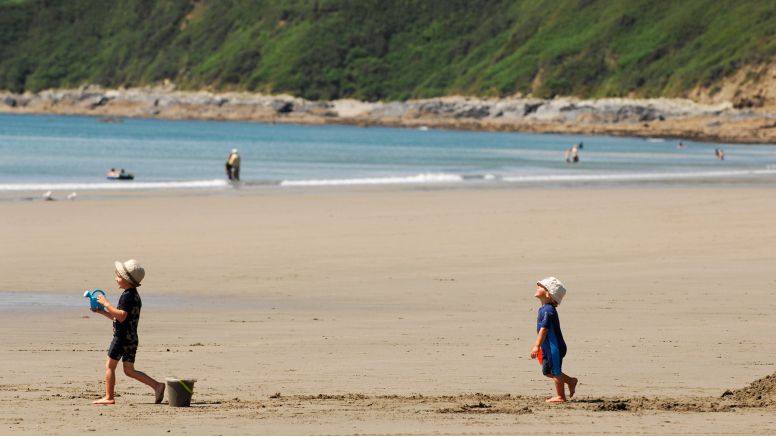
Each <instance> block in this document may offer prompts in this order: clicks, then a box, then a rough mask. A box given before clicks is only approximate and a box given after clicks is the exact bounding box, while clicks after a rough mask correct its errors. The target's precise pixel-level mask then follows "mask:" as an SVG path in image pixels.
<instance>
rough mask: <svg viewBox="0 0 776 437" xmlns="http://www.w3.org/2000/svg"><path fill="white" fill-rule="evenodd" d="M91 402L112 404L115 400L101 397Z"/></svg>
mask: <svg viewBox="0 0 776 437" xmlns="http://www.w3.org/2000/svg"><path fill="white" fill-rule="evenodd" d="M92 403H93V404H94V405H113V404H115V403H116V401H115V400H113V399H106V398H102V399H97V400H96V401H94V402H92Z"/></svg>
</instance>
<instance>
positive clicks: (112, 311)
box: [97, 296, 127, 323]
mask: <svg viewBox="0 0 776 437" xmlns="http://www.w3.org/2000/svg"><path fill="white" fill-rule="evenodd" d="M97 302H99V303H101V304H102V306H104V307H105V312H106V313H108V316H107V317H108V318H109V319H116V320H118V321H119V323H121V322H123V321H124V320H126V319H127V312H126V311H123V310H120V309H118V308H116V307H114V306H113V305H111V304H110V302H108V299H106V298H105V296H97Z"/></svg>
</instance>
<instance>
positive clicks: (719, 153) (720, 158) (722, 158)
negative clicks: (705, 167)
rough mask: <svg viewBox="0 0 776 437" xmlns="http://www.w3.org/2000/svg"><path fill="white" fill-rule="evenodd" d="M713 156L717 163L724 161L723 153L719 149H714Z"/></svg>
mask: <svg viewBox="0 0 776 437" xmlns="http://www.w3.org/2000/svg"><path fill="white" fill-rule="evenodd" d="M714 156H716V157H717V160H718V161H724V160H725V151H724V150H722V149H721V148H718V149H714Z"/></svg>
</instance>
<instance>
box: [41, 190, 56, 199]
mask: <svg viewBox="0 0 776 437" xmlns="http://www.w3.org/2000/svg"><path fill="white" fill-rule="evenodd" d="M43 200H54V196H52V195H51V191H46V192H45V193H43Z"/></svg>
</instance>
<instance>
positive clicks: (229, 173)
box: [226, 149, 240, 181]
mask: <svg viewBox="0 0 776 437" xmlns="http://www.w3.org/2000/svg"><path fill="white" fill-rule="evenodd" d="M226 177H227V178H228V179H229V180H230V181H239V180H240V154H239V153H237V149H232V152H231V153H229V156H228V157H227V158H226Z"/></svg>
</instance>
